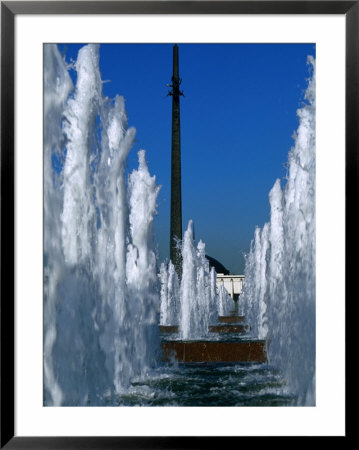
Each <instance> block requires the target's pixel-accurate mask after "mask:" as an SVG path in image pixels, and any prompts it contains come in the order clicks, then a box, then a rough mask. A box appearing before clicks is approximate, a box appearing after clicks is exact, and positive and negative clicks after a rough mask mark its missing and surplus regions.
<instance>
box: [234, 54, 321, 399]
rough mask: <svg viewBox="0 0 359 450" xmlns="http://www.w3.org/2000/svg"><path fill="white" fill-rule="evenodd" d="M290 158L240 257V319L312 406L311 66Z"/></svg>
mask: <svg viewBox="0 0 359 450" xmlns="http://www.w3.org/2000/svg"><path fill="white" fill-rule="evenodd" d="M308 62H309V63H310V64H311V65H312V67H313V75H312V77H311V79H310V81H309V85H308V88H307V91H306V95H305V99H306V103H305V105H303V107H302V108H301V109H299V110H298V112H297V114H298V117H299V127H298V130H297V133H296V136H295V144H294V147H293V148H292V149H291V150H290V152H289V156H288V168H289V169H288V179H287V182H286V184H285V186H284V189H283V191H282V189H281V185H280V181H279V180H277V181H276V182H275V184H274V186H273V188H272V190H271V191H270V194H269V200H270V206H271V218H270V222H269V223H267V224H265V225H264V227H263V229H262V230H260V229H259V228H258V229H256V231H255V237H254V242H252V245H251V250H250V253H249V255H247V258H246V268H245V280H246V281H245V285H244V289H243V293H242V301H243V303H244V314H245V315H246V318H247V319H248V323H250V325H251V326H252V330H251V332H252V335H253V336H254V337H259V338H266V339H267V352H268V358H269V362H270V363H271V364H273V365H275V366H277V367H279V368H280V369H281V371H282V373H283V375H284V377H285V379H286V380H287V389H288V392H289V393H290V394H293V395H295V396H296V398H297V400H296V402H297V404H299V405H315V353H316V352H315V62H314V59H313V58H312V57H309V58H308Z"/></svg>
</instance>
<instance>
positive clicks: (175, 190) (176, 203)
mask: <svg viewBox="0 0 359 450" xmlns="http://www.w3.org/2000/svg"><path fill="white" fill-rule="evenodd" d="M181 81H182V80H181V78H180V77H179V67H178V46H177V44H175V45H174V46H173V75H172V84H170V85H168V86H169V87H171V88H172V90H171V91H170V92H169V93H168V94H169V95H171V96H172V152H171V225H170V259H171V261H172V263H173V264H174V266H175V269H176V272H177V274H178V276H179V277H181V273H182V258H181V252H180V250H178V249H177V248H176V240H177V239H180V240H182V197H181V135H180V96H181V95H183V92H181V91H180V84H181Z"/></svg>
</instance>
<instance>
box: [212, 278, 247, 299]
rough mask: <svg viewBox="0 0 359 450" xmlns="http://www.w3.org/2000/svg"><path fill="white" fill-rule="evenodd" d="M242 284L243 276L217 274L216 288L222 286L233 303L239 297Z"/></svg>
mask: <svg viewBox="0 0 359 450" xmlns="http://www.w3.org/2000/svg"><path fill="white" fill-rule="evenodd" d="M243 283H244V275H223V274H217V286H218V288H219V286H221V285H223V286H224V288H225V289H226V291H227V292H228V294H229V295H230V296H231V297H232V299H233V300H234V301H237V300H238V298H239V296H240V295H241V292H242V289H243Z"/></svg>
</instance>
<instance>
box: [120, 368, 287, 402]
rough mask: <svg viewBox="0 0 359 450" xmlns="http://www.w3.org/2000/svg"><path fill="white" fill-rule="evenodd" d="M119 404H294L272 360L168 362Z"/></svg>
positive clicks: (122, 397) (132, 390)
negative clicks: (212, 362)
mask: <svg viewBox="0 0 359 450" xmlns="http://www.w3.org/2000/svg"><path fill="white" fill-rule="evenodd" d="M116 401H117V404H118V405H119V406H135V405H137V406H291V405H293V403H295V398H294V397H290V396H289V395H286V394H285V385H284V380H283V379H282V378H281V376H280V374H279V373H278V371H277V370H276V369H275V368H273V367H271V366H269V365H268V364H249V363H243V364H224V365H218V364H209V363H200V364H197V363H196V364H193V363H192V364H178V365H174V366H171V365H164V366H162V367H160V368H158V370H157V371H156V372H154V373H153V374H152V375H151V376H149V377H148V378H146V379H142V380H140V379H138V380H136V381H134V382H133V383H132V386H131V389H130V390H129V391H128V392H127V393H126V394H125V395H122V396H118V397H117V398H116Z"/></svg>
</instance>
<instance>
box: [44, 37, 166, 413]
mask: <svg viewBox="0 0 359 450" xmlns="http://www.w3.org/2000/svg"><path fill="white" fill-rule="evenodd" d="M44 67H45V69H44V71H45V211H44V217H45V219H44V221H45V226H44V228H45V255H44V272H45V299H44V302H45V309H44V349H45V351H44V368H45V369H44V404H45V405H74V406H75V405H87V404H88V405H102V404H104V402H105V401H107V402H108V401H109V402H110V404H111V402H113V401H114V398H115V396H116V395H117V394H120V393H121V392H123V390H125V389H127V388H128V387H129V385H130V383H131V380H132V379H133V378H134V377H141V376H145V375H146V374H147V373H148V371H149V370H150V369H151V368H152V367H153V366H154V365H155V362H156V361H157V360H158V352H159V348H160V346H159V336H158V330H157V324H158V318H159V285H158V281H157V275H156V258H155V253H154V251H153V220H154V216H155V214H156V198H157V194H158V190H159V188H158V187H157V186H156V183H155V178H154V177H151V176H150V174H149V172H148V168H147V164H146V161H145V153H144V151H140V152H139V167H138V170H135V171H133V173H132V174H131V175H130V178H129V182H128V186H127V184H126V180H125V165H126V158H127V155H128V152H129V151H130V148H131V147H132V144H133V140H134V136H135V130H134V129H133V128H128V127H127V116H126V111H125V106H124V99H123V98H122V97H119V96H116V97H115V99H113V100H112V99H108V98H105V97H104V96H103V94H102V81H101V74H100V70H99V47H98V46H97V45H88V46H84V47H82V48H81V49H80V51H79V54H78V58H77V61H76V64H75V68H76V71H77V82H76V89H75V91H74V94H73V95H72V96H69V94H70V91H71V89H72V83H71V80H70V77H69V74H68V71H67V68H66V66H65V63H64V62H63V60H62V58H61V56H60V54H59V52H58V49H57V47H56V46H54V45H51V46H47V45H45V60H44ZM54 154H55V156H57V158H58V160H59V161H60V162H59V164H58V167H56V164H54V159H53V158H54Z"/></svg>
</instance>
